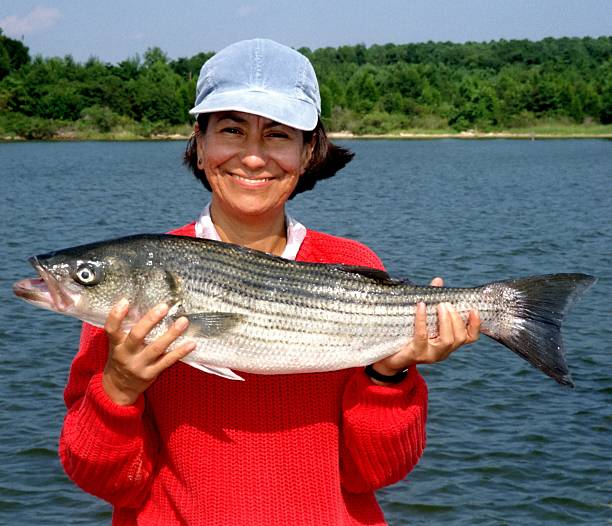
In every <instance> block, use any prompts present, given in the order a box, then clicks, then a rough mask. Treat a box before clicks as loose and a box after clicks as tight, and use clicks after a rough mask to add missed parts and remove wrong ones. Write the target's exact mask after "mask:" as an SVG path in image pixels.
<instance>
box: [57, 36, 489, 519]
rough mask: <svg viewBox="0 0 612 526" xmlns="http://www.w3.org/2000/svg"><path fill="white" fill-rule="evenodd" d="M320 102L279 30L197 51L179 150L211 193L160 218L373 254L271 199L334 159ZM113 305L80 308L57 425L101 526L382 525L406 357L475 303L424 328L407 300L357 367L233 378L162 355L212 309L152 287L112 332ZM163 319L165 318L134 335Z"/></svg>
mask: <svg viewBox="0 0 612 526" xmlns="http://www.w3.org/2000/svg"><path fill="white" fill-rule="evenodd" d="M320 112H321V100H320V96H319V88H318V83H317V79H316V76H315V74H314V70H313V68H312V65H311V64H310V62H309V61H308V60H307V59H306V58H305V57H304V56H303V55H301V54H300V53H298V52H296V51H294V50H292V49H290V48H288V47H286V46H282V45H280V44H277V43H276V42H272V41H270V40H261V39H256V40H250V41H243V42H238V43H236V44H233V45H231V46H229V47H227V48H225V49H224V50H222V51H220V52H219V53H217V55H215V56H214V57H213V58H212V59H210V60H209V61H208V62H206V63H205V64H204V65H203V67H202V70H201V73H200V77H199V79H198V83H197V89H196V101H195V107H194V108H193V109H192V110H191V113H192V114H193V115H196V116H197V123H196V124H195V126H194V134H193V136H192V138H191V139H190V141H189V143H188V146H187V151H186V154H185V158H186V162H187V163H188V164H189V165H190V166H191V167H192V169H193V170H194V173H195V175H196V177H198V178H199V179H200V180H201V181H202V182H203V183H204V186H205V187H206V188H207V189H209V190H210V191H211V192H212V198H211V201H210V203H209V204H208V205H206V207H205V208H204V210H203V212H202V214H201V215H200V217H199V218H198V219H197V220H196V221H194V222H193V223H190V224H188V225H185V226H184V227H181V228H179V229H177V230H175V231H174V232H173V233H174V234H181V235H184V236H192V237H193V236H195V237H202V238H208V239H216V240H221V241H226V242H230V243H234V244H237V245H242V246H244V247H248V248H254V249H257V250H260V251H265V252H268V253H272V254H275V255H279V256H281V257H283V258H286V259H293V260H297V261H309V262H320V263H333V264H338V263H340V264H345V265H352V266H360V267H374V268H375V269H378V270H379V271H380V270H382V263H381V261H380V260H379V259H378V257H377V256H376V254H374V253H373V252H372V251H371V250H370V249H368V248H367V247H365V246H364V245H362V244H360V243H358V242H355V241H351V240H348V239H342V238H338V237H334V236H330V235H328V234H323V233H321V232H315V231H313V230H310V229H307V228H306V227H305V226H303V225H301V224H300V223H299V222H298V221H296V220H295V219H293V218H291V217H289V215H288V214H287V213H286V211H285V205H286V202H287V200H288V199H290V198H291V197H292V196H293V195H295V194H296V193H298V192H303V191H305V190H309V189H311V188H313V187H314V185H315V184H316V182H317V181H318V180H320V179H322V178H325V177H330V176H332V175H334V174H335V173H336V171H337V170H338V169H340V168H341V167H342V166H344V165H345V164H346V163H347V162H348V161H349V160H350V159H351V157H352V154H351V153H350V152H348V151H346V150H344V149H342V148H338V147H336V146H334V145H332V144H330V143H329V141H328V140H327V137H326V135H325V130H324V128H323V126H322V125H321V122H320ZM226 266H227V267H228V268H229V269H232V268H234V269H236V267H234V265H233V263H232V262H231V261H229V262H226ZM255 272H258V271H257V270H255ZM260 276H261V275H260ZM81 278H82V279H86V277H85V276H81ZM245 279H246V280H247V281H248V280H249V279H250V276H249V275H247V276H245ZM240 292H242V293H243V295H244V300H245V301H250V300H253V298H252V297H250V296H249V292H248V290H246V289H245V290H244V291H238V293H240ZM213 296H214V295H213ZM238 296H239V297H240V298H241V299H240V300H238V301H241V300H242V296H241V294H238ZM226 299H227V298H226ZM213 301H214V297H213ZM216 305H217V310H221V311H222V310H223V307H222V303H221V302H217V304H216ZM289 307H290V306H289V305H288V306H287V309H289ZM129 310H130V305H129V304H128V301H127V300H125V299H124V300H122V301H120V302H119V303H118V304H117V305H116V306H115V307H114V308H113V309H112V310H111V312H110V314H109V315H108V317H107V319H106V324H105V326H104V330H102V329H97V328H94V327H92V326H90V325H88V324H85V326H84V329H83V333H82V337H81V345H80V349H79V354H78V355H77V357H76V358H75V361H74V363H73V366H72V369H71V372H70V378H69V381H68V386H67V387H66V393H65V400H66V404H67V407H68V414H67V416H66V419H65V423H64V428H63V432H62V436H61V439H60V456H61V460H62V463H63V466H64V468H65V470H66V472H67V473H68V475H69V476H70V477H71V478H72V479H73V480H74V481H75V482H76V483H77V484H79V485H80V486H81V487H82V488H83V489H85V490H86V491H89V492H91V493H93V494H94V495H97V496H99V497H101V498H103V499H106V500H107V501H109V502H111V503H112V504H113V506H114V512H113V524H115V525H132V524H164V525H172V524H190V525H225V524H232V525H251V524H279V525H280V524H282V525H286V524H296V525H301V524H329V525H336V524H346V525H364V524H368V525H381V524H384V517H383V515H382V512H381V509H380V507H379V505H378V503H377V501H376V497H375V491H376V490H377V489H379V488H381V487H383V486H386V485H388V484H391V483H393V482H396V481H398V480H400V479H402V478H404V477H405V476H406V475H407V474H408V472H409V471H410V470H411V469H412V468H413V467H414V466H415V465H416V463H417V462H418V460H419V457H420V456H421V454H422V451H423V448H424V446H425V419H426V413H427V388H426V386H425V382H424V380H423V379H422V377H421V376H420V374H419V372H418V371H417V369H416V364H418V363H425V362H426V363H433V362H437V361H441V360H443V359H445V358H446V357H448V356H449V355H450V353H451V352H453V351H454V350H456V349H457V348H459V347H460V346H461V345H463V344H464V343H471V342H473V341H474V340H476V338H477V337H478V333H479V327H480V321H479V318H478V315H477V314H476V313H474V312H472V313H471V314H470V316H469V320H468V322H467V324H466V323H464V321H463V320H462V319H461V317H460V316H459V314H458V313H457V312H456V311H455V310H454V309H453V308H452V307H448V306H440V308H439V309H438V311H437V314H438V320H439V326H438V335H437V336H436V337H435V338H429V337H428V333H427V325H426V311H425V305H424V304H422V303H421V304H419V306H418V308H417V309H416V312H417V313H416V319H415V329H414V335H413V336H412V338H410V335H407V336H406V338H405V340H403V342H406V341H408V343H407V344H406V345H405V346H404V347H402V348H401V349H400V350H399V351H398V352H397V353H395V354H393V355H391V356H390V357H387V358H385V359H383V360H380V361H378V362H376V363H374V364H371V365H369V366H368V367H366V368H363V367H355V368H351V369H343V370H340V371H329V372H325V373H308V374H299V375H289V374H281V375H277V376H266V375H263V374H252V373H251V374H249V373H246V372H241V373H240V376H241V377H242V378H243V379H244V380H245V381H244V382H235V381H231V380H228V379H226V378H220V377H217V376H210V375H205V374H203V373H202V372H201V371H198V370H196V369H194V368H192V367H189V366H187V365H185V364H184V363H182V362H180V360H182V359H183V358H186V359H188V358H187V355H188V354H189V353H190V352H192V351H193V349H194V348H195V344H194V343H193V342H186V343H180V344H177V345H173V343H174V342H175V341H176V340H177V339H178V338H179V337H180V336H181V335H183V334H184V333H185V331H186V330H187V329H188V327H189V321H188V319H187V317H186V316H187V315H188V314H189V315H191V314H194V315H195V317H196V318H192V320H194V321H195V320H197V316H198V315H200V316H205V315H211V314H213V315H221V316H223V314H224V313H223V312H213V313H210V312H208V313H187V312H182V311H181V310H180V309H178V310H176V312H174V311H173V312H172V313H169V308H168V305H166V304H164V303H162V304H159V305H157V306H156V307H155V308H153V309H151V310H150V311H148V312H147V313H146V314H145V315H144V317H143V318H142V319H141V320H140V321H138V322H136V323H135V324H134V325H133V327H132V328H131V330H130V331H129V332H128V333H127V334H126V332H125V331H124V330H123V328H122V324H123V322H124V321H126V319H127V318H128V312H129ZM182 314H185V316H183V315H182ZM176 316H180V317H178V319H175V317H176ZM267 316H268V317H270V316H271V315H269V313H268V315H267ZM287 316H290V312H287ZM164 319H165V322H166V323H167V325H168V326H169V329H168V330H167V331H166V332H164V333H163V334H162V335H161V336H158V337H157V338H155V337H151V338H150V339H149V338H148V336H149V335H152V334H156V333H155V328H156V326H157V325H158V324H159V322H161V321H162V320H164ZM194 325H196V324H195V323H194ZM406 332H408V327H407V328H406ZM203 337H204V338H206V334H204V335H203ZM254 345H258V346H260V347H261V346H262V345H265V343H262V342H258V343H256V344H254ZM266 351H268V349H267V348H266V347H264V348H263V349H262V352H264V353H265V352H266ZM304 351H305V352H306V351H307V349H305V350H304Z"/></svg>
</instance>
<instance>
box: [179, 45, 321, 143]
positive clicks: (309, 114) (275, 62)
mask: <svg viewBox="0 0 612 526" xmlns="http://www.w3.org/2000/svg"><path fill="white" fill-rule="evenodd" d="M215 111H243V112H246V113H253V114H255V115H260V116H262V117H266V118H268V119H272V120H273V121H276V122H280V123H281V124H286V125H287V126H291V127H292V128H297V129H298V130H308V131H310V130H313V129H314V128H315V126H316V125H317V120H318V118H319V115H320V114H321V95H320V94H319V83H318V82H317V77H316V75H315V72H314V69H313V67H312V64H311V63H310V61H309V60H308V59H307V58H306V57H305V56H304V55H302V54H301V53H299V52H297V51H295V50H294V49H291V48H290V47H287V46H283V45H282V44H279V43H277V42H274V41H273V40H267V39H261V38H257V39H254V40H242V41H240V42H236V43H235V44H231V45H230V46H227V47H226V48H224V49H222V50H221V51H219V52H218V53H216V54H215V55H214V56H213V57H212V58H210V59H209V60H207V61H206V62H205V63H204V65H203V66H202V69H201V71H200V76H199V78H198V83H197V85H196V99H195V106H194V107H193V108H192V109H191V110H189V113H191V114H192V115H198V114H200V113H211V112H215Z"/></svg>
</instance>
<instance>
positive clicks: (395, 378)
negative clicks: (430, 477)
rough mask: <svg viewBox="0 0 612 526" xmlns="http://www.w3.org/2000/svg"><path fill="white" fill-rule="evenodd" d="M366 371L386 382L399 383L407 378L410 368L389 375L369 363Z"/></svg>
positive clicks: (375, 378)
mask: <svg viewBox="0 0 612 526" xmlns="http://www.w3.org/2000/svg"><path fill="white" fill-rule="evenodd" d="M364 371H365V373H366V375H368V376H369V377H370V378H373V379H374V380H378V381H379V382H384V383H386V384H399V383H400V382H401V381H402V380H403V379H404V378H406V376H408V369H404V370H403V371H399V372H397V373H395V374H391V375H389V374H382V373H379V372H378V371H377V370H376V369H374V367H373V366H372V365H371V364H370V365H367V366H366V368H365V369H364Z"/></svg>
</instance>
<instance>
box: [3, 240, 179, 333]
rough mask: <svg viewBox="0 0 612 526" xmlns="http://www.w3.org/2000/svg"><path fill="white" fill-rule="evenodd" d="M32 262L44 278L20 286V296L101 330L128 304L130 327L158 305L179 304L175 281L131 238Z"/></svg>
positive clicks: (43, 256) (15, 287)
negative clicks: (118, 307) (115, 310)
mask: <svg viewBox="0 0 612 526" xmlns="http://www.w3.org/2000/svg"><path fill="white" fill-rule="evenodd" d="M29 261H30V263H31V265H32V266H33V267H34V269H35V270H36V271H37V272H38V275H39V277H38V278H32V279H23V280H21V281H18V282H17V283H15V284H14V285H13V292H14V293H15V295H16V296H18V297H20V298H21V299H23V300H25V301H27V302H29V303H31V304H33V305H35V306H37V307H41V308H44V309H48V310H51V311H54V312H58V313H60V314H65V315H67V316H73V317H75V318H79V319H81V320H83V321H86V322H88V323H91V324H93V325H96V326H98V327H102V326H104V323H105V321H106V318H107V316H108V313H109V312H110V310H111V309H112V307H113V305H115V304H116V303H117V302H118V301H119V300H121V299H122V298H125V299H127V300H128V301H129V303H130V310H129V312H128V315H127V318H126V322H127V325H128V326H129V325H131V324H132V323H133V322H135V321H136V320H138V319H140V317H142V315H143V314H144V313H145V312H146V311H147V310H148V309H150V308H151V307H153V306H154V305H156V304H157V303H160V302H166V303H168V304H169V305H172V304H175V303H176V301H177V299H176V298H177V282H176V279H175V278H174V277H173V275H172V274H170V273H169V272H167V271H166V269H165V268H164V267H163V266H162V265H161V264H160V262H159V261H156V258H155V255H154V254H153V253H151V252H150V251H147V250H144V249H143V247H142V246H139V243H138V242H137V241H135V242H134V243H130V242H129V240H128V241H126V238H123V239H121V240H116V241H107V242H101V243H94V244H90V245H82V246H78V247H73V248H68V249H64V250H59V251H55V252H50V253H48V254H41V255H38V256H34V257H31V258H30V259H29Z"/></svg>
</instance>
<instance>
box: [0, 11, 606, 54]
mask: <svg viewBox="0 0 612 526" xmlns="http://www.w3.org/2000/svg"><path fill="white" fill-rule="evenodd" d="M0 28H2V30H3V32H4V34H6V35H8V36H10V37H12V38H19V39H20V38H22V37H23V41H24V43H25V44H26V45H27V46H28V47H29V48H30V53H31V54H32V55H36V54H41V55H43V56H64V55H72V56H73V57H74V58H75V59H76V60H78V61H84V60H87V58H89V57H91V56H95V57H98V58H99V59H100V60H103V61H105V62H119V61H121V60H123V59H126V58H128V57H132V56H134V55H136V54H142V53H143V52H144V51H145V50H146V49H147V48H149V47H153V46H159V47H160V48H161V49H162V50H164V51H165V52H166V53H167V54H168V55H169V57H170V58H177V57H187V56H191V55H194V54H196V53H198V52H200V51H215V50H218V49H220V48H222V47H224V46H225V45H227V44H230V43H231V42H234V41H236V40H241V39H244V38H252V37H256V36H260V37H267V38H272V39H275V40H278V41H279V42H282V43H284V44H287V45H290V46H293V47H301V46H307V47H310V48H311V49H315V48H318V47H325V46H334V47H335V46H339V45H345V44H346V45H352V44H358V43H364V44H366V45H371V44H385V43H387V42H393V43H398V44H400V43H409V42H424V41H428V40H433V41H452V42H465V41H468V40H472V41H489V40H498V39H501V38H505V39H515V38H519V39H521V38H527V39H530V40H539V39H541V38H544V37H547V36H553V37H560V36H578V37H581V36H602V35H611V34H612V0H373V1H366V0H338V1H334V0H298V1H289V0H237V1H236V0H234V1H232V0H178V1H177V0H175V1H167V0H165V1H164V0H147V1H144V0H96V1H93V0H34V1H31V0H1V1H0Z"/></svg>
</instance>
